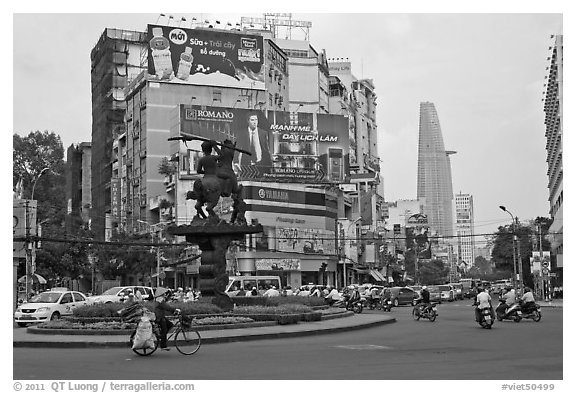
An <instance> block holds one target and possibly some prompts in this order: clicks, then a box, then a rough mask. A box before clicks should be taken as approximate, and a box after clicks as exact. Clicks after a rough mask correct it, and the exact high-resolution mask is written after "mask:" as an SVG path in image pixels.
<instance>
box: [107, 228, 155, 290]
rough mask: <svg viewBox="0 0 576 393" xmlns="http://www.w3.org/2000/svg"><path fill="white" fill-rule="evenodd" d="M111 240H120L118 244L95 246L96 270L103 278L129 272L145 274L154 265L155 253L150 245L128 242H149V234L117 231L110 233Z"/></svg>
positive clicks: (152, 268)
mask: <svg viewBox="0 0 576 393" xmlns="http://www.w3.org/2000/svg"><path fill="white" fill-rule="evenodd" d="M111 240H112V241H113V242H121V243H122V245H118V246H110V245H106V246H99V247H97V252H96V254H97V261H98V262H97V263H96V270H97V271H98V272H99V273H100V274H102V275H103V276H104V278H105V279H114V278H116V277H118V276H126V275H129V274H136V275H138V274H140V275H146V274H148V273H150V271H151V270H154V269H155V267H156V253H155V252H153V251H154V250H153V249H152V247H150V246H142V245H137V244H135V245H133V246H129V245H126V244H129V243H150V242H151V238H150V234H148V233H145V234H127V233H125V232H119V233H115V234H113V235H112V239H111Z"/></svg>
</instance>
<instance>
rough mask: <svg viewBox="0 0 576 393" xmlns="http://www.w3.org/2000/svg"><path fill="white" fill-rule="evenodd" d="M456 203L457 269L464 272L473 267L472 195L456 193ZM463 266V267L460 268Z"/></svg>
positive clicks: (474, 248)
mask: <svg viewBox="0 0 576 393" xmlns="http://www.w3.org/2000/svg"><path fill="white" fill-rule="evenodd" d="M455 203H456V240H457V243H456V252H457V257H458V267H459V268H460V269H462V268H464V269H466V270H468V269H470V268H471V267H472V266H474V259H475V251H476V245H475V241H474V201H473V198H472V195H470V194H463V193H458V194H456V196H455ZM462 264H464V265H465V266H462Z"/></svg>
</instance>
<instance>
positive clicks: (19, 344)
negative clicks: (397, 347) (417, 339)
mask: <svg viewBox="0 0 576 393" xmlns="http://www.w3.org/2000/svg"><path fill="white" fill-rule="evenodd" d="M394 322H396V318H393V317H390V318H389V319H385V320H380V321H373V322H368V323H363V324H358V325H350V326H342V327H334V328H327V329H312V330H301V331H288V332H273V333H260V334H258V333H255V334H247V335H235V336H221V337H205V338H202V344H219V343H230V342H239V341H254V340H264V339H272V338H287V337H303V336H314V335H321V334H331V333H339V332H344V331H353V330H359V329H365V328H370V327H374V326H381V325H387V324H389V323H394ZM13 348H127V349H130V346H129V344H128V342H127V341H105V342H96V341H67V342H61V341H15V342H13Z"/></svg>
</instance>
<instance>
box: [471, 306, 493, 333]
mask: <svg viewBox="0 0 576 393" xmlns="http://www.w3.org/2000/svg"><path fill="white" fill-rule="evenodd" d="M473 306H476V308H477V309H478V303H474V304H473ZM479 310H480V320H479V321H478V324H479V325H480V326H482V328H484V329H492V325H494V319H492V310H491V307H484V308H481V309H479Z"/></svg>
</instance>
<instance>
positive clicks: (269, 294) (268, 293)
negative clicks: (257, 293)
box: [263, 286, 280, 297]
mask: <svg viewBox="0 0 576 393" xmlns="http://www.w3.org/2000/svg"><path fill="white" fill-rule="evenodd" d="M263 296H266V297H277V296H280V292H278V290H277V289H276V287H275V286H272V288H270V289H268V290H267V291H266V292H264V295H263Z"/></svg>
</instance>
